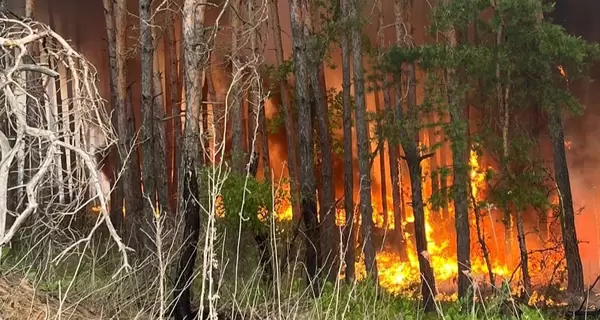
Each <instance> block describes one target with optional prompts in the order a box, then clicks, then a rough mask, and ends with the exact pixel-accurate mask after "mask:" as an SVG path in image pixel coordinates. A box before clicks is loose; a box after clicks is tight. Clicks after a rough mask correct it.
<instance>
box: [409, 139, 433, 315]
mask: <svg viewBox="0 0 600 320" xmlns="http://www.w3.org/2000/svg"><path fill="white" fill-rule="evenodd" d="M402 130H404V129H402ZM403 148H404V152H405V153H406V162H407V164H408V170H409V173H410V186H411V195H412V197H411V201H412V207H413V214H414V216H415V240H416V241H415V242H416V243H415V246H416V250H417V256H418V259H419V271H420V272H421V296H422V297H423V308H424V310H425V311H426V312H430V311H434V310H435V295H436V285H435V276H434V274H433V268H432V267H431V263H430V261H429V252H428V251H427V234H426V232H425V210H424V208H425V204H424V203H423V185H422V180H421V179H422V169H421V159H420V158H419V154H418V149H417V147H416V144H415V143H414V142H408V141H407V142H406V143H403Z"/></svg>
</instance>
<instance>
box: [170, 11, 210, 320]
mask: <svg viewBox="0 0 600 320" xmlns="http://www.w3.org/2000/svg"><path fill="white" fill-rule="evenodd" d="M205 10H206V1H204V0H185V1H184V4H183V19H182V31H183V51H184V64H185V67H184V70H185V71H184V79H185V96H186V114H185V131H184V136H183V145H182V150H183V164H184V167H183V168H182V170H181V171H183V172H181V175H182V179H181V181H180V183H181V184H180V190H183V197H182V201H181V203H180V206H179V212H180V213H182V214H184V215H185V218H184V221H185V226H184V234H183V237H184V242H183V245H182V254H181V257H180V258H179V267H178V270H177V275H178V279H177V282H176V284H175V290H174V291H173V294H174V300H175V303H174V305H175V319H176V320H183V319H194V317H195V314H194V313H193V312H192V309H191V299H192V293H191V289H190V284H191V282H192V281H193V278H192V275H193V270H194V265H195V256H196V253H197V249H196V246H197V244H198V237H199V233H200V204H199V203H198V199H201V190H202V187H201V185H199V183H200V182H201V181H202V180H201V179H198V177H197V176H198V174H199V172H201V171H200V170H201V168H202V162H201V159H202V158H201V156H200V151H201V150H200V148H199V141H200V140H199V139H200V136H201V132H200V127H199V120H200V108H201V102H202V70H203V68H204V66H203V64H202V61H203V60H204V59H202V58H203V57H206V55H208V52H204V51H201V50H202V49H203V48H204V46H202V45H199V44H202V43H203V41H205V40H204V36H203V28H204V14H205ZM209 311H210V310H209Z"/></svg>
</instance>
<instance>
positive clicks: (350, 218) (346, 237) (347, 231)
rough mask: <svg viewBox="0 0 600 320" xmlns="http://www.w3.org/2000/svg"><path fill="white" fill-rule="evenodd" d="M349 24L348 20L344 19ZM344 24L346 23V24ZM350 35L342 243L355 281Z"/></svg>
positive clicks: (345, 45) (345, 69) (344, 5)
mask: <svg viewBox="0 0 600 320" xmlns="http://www.w3.org/2000/svg"><path fill="white" fill-rule="evenodd" d="M340 2H341V4H340V6H341V9H342V17H344V18H346V19H347V17H348V0H340ZM344 22H346V23H345V24H347V22H348V21H347V20H344ZM345 24H344V25H345ZM349 38H350V36H349V34H348V33H347V32H342V37H341V49H342V98H343V111H342V112H343V127H344V129H343V130H344V211H345V213H346V223H345V225H344V234H343V238H342V239H343V240H342V244H343V245H345V247H344V253H345V259H344V260H345V263H346V281H347V282H348V283H352V281H354V273H355V270H354V269H355V267H354V260H355V254H354V246H355V244H354V157H353V153H352V100H351V96H350V73H351V70H350V55H351V51H350V39H349Z"/></svg>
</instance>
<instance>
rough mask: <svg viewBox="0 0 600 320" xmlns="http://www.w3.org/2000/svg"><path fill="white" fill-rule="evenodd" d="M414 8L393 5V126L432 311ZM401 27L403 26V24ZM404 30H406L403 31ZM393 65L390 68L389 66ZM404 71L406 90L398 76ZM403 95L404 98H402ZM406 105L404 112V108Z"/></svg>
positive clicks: (406, 1) (403, 2) (407, 2)
mask: <svg viewBox="0 0 600 320" xmlns="http://www.w3.org/2000/svg"><path fill="white" fill-rule="evenodd" d="M412 10H413V3H412V0H397V1H396V2H395V4H394V12H395V18H396V45H397V47H396V48H395V50H392V51H391V52H390V55H391V57H390V58H389V59H390V60H391V66H390V67H391V68H390V69H391V70H390V71H391V72H392V73H393V74H394V75H395V76H394V80H395V83H394V84H395V87H396V88H397V89H396V107H395V108H394V109H393V112H394V116H395V117H394V120H396V121H398V122H397V123H393V124H392V126H393V127H394V129H395V128H396V127H397V129H396V130H395V131H396V132H398V134H397V136H398V137H399V138H400V143H401V145H402V149H403V150H404V154H405V157H404V159H405V160H406V163H407V165H408V170H409V175H410V182H411V199H412V208H413V215H414V218H415V222H414V226H415V240H416V251H417V256H418V260H419V270H420V273H421V295H422V297H423V306H424V309H425V310H426V311H433V310H434V307H435V294H436V289H435V277H434V274H433V269H432V267H431V264H430V261H429V253H428V250H427V234H426V232H425V203H424V201H423V185H422V182H423V176H422V168H421V162H422V161H423V160H425V159H426V158H428V157H429V156H430V155H421V153H422V152H421V150H420V149H419V131H420V130H421V124H420V121H421V120H420V119H421V118H422V116H423V114H422V113H421V112H420V111H419V109H421V108H420V106H419V105H417V96H416V75H415V61H414V60H412V59H414V58H413V57H414V56H415V55H414V54H413V52H414V50H415V49H414V42H413V28H412V21H411V14H412ZM402 26H404V27H402ZM405 30H406V31H405ZM392 68H393V69H392ZM402 73H406V82H407V83H406V92H403V90H402V89H401V88H403V87H404V85H403V84H402V79H401V78H400V76H398V75H401V74H402ZM403 97H406V99H404V98H403ZM404 105H406V111H405V109H404Z"/></svg>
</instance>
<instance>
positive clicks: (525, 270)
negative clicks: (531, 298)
mask: <svg viewBox="0 0 600 320" xmlns="http://www.w3.org/2000/svg"><path fill="white" fill-rule="evenodd" d="M517 235H518V238H519V252H520V253H521V254H520V257H521V274H522V275H523V279H522V282H523V288H524V289H525V292H527V293H528V294H531V293H532V292H531V277H530V276H529V262H528V260H529V259H528V253H527V243H526V242H525V229H524V227H523V215H522V214H521V211H520V210H519V211H517Z"/></svg>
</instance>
